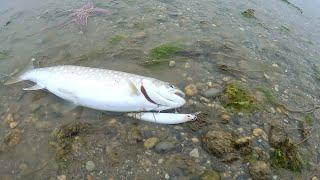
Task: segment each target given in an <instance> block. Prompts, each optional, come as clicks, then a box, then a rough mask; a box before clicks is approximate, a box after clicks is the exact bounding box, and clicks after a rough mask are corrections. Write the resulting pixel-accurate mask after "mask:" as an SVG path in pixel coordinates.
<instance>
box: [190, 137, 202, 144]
mask: <svg viewBox="0 0 320 180" xmlns="http://www.w3.org/2000/svg"><path fill="white" fill-rule="evenodd" d="M191 141H192V142H193V143H198V142H200V141H199V139H198V138H196V137H193V138H192V139H191Z"/></svg>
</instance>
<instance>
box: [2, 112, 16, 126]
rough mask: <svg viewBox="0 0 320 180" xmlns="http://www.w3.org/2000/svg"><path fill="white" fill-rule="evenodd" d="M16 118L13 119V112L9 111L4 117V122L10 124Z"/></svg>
mask: <svg viewBox="0 0 320 180" xmlns="http://www.w3.org/2000/svg"><path fill="white" fill-rule="evenodd" d="M13 121H14V120H13V116H12V114H11V113H9V114H8V115H7V116H6V117H5V118H4V122H5V123H6V124H10V123H11V122H13Z"/></svg>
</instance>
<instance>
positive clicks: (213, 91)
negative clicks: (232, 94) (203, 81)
mask: <svg viewBox="0 0 320 180" xmlns="http://www.w3.org/2000/svg"><path fill="white" fill-rule="evenodd" d="M222 92H223V88H222V87H221V86H220V87H213V88H210V89H208V90H206V91H205V92H204V93H203V95H204V97H207V98H209V97H216V96H218V95H220V94H221V93H222Z"/></svg>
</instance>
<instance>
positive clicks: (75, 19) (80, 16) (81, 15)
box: [42, 0, 110, 32]
mask: <svg viewBox="0 0 320 180" xmlns="http://www.w3.org/2000/svg"><path fill="white" fill-rule="evenodd" d="M58 14H60V15H64V14H69V15H68V16H67V18H66V20H64V21H63V22H61V23H59V24H57V25H55V26H53V27H49V28H45V29H42V32H45V31H48V30H49V29H52V28H62V27H64V26H66V25H68V24H71V23H76V24H78V25H79V26H80V30H81V31H82V32H85V30H86V27H87V24H88V17H89V16H93V15H108V14H110V12H109V11H108V10H106V9H102V8H99V7H95V6H94V3H93V0H88V1H87V3H86V4H85V5H83V6H82V7H80V8H78V9H69V10H66V11H62V12H60V13H58Z"/></svg>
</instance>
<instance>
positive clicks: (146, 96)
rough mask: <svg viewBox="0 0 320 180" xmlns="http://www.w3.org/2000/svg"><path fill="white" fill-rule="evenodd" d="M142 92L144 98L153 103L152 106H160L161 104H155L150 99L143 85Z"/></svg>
mask: <svg viewBox="0 0 320 180" xmlns="http://www.w3.org/2000/svg"><path fill="white" fill-rule="evenodd" d="M140 90H141V92H142V94H143V96H144V97H145V98H146V99H147V100H148V101H149V102H151V103H152V104H156V105H159V104H157V103H156V102H154V101H153V100H152V99H151V98H150V97H149V95H148V94H147V91H146V89H145V88H144V87H143V85H141V87H140Z"/></svg>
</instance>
